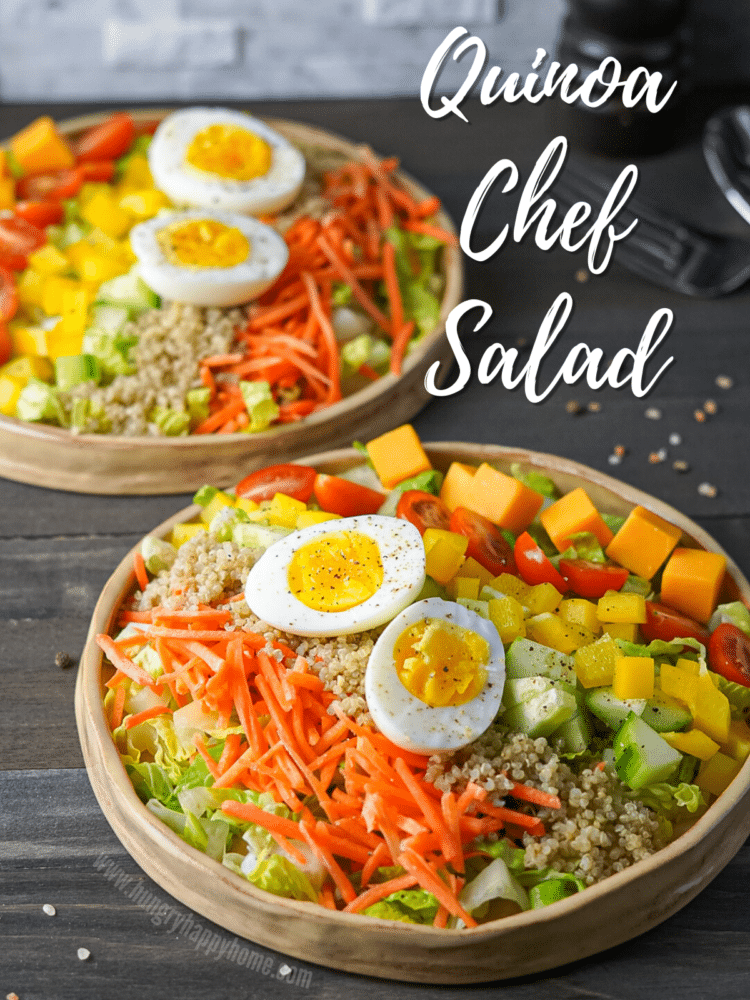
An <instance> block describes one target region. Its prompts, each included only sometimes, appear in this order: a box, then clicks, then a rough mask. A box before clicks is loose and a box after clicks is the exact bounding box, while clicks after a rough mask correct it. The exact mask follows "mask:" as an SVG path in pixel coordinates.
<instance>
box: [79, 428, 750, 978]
mask: <svg viewBox="0 0 750 1000" xmlns="http://www.w3.org/2000/svg"><path fill="white" fill-rule="evenodd" d="M425 449H426V451H427V453H428V455H429V456H430V457H431V458H433V459H435V460H436V464H438V465H439V463H440V458H441V456H445V455H449V454H450V453H451V452H456V453H463V452H468V453H471V452H474V454H475V456H476V455H480V456H481V459H482V460H488V461H493V460H494V461H503V462H505V463H508V462H511V461H519V462H521V463H524V464H526V465H527V466H528V467H529V468H535V469H544V470H545V471H547V472H549V473H551V474H552V476H553V477H554V476H555V475H556V474H557V475H562V476H568V475H572V476H575V477H576V478H578V479H581V480H584V481H586V483H588V484H593V485H595V486H596V487H599V488H601V489H604V490H607V491H609V492H610V493H612V494H613V495H614V497H615V498H616V499H617V500H619V501H621V502H622V501H624V503H625V504H627V505H629V506H631V507H632V506H636V505H638V504H642V505H643V506H646V507H648V508H649V509H650V510H652V511H654V512H655V513H656V514H659V515H660V516H662V517H665V518H667V519H668V520H670V521H671V522H672V523H674V524H677V525H678V526H679V527H681V528H682V530H683V532H685V533H686V534H687V535H688V536H689V538H690V539H692V541H693V542H694V543H697V544H698V545H700V546H701V547H705V548H710V549H712V550H713V551H717V552H721V553H722V554H724V555H726V553H725V552H724V550H723V549H722V548H721V546H719V545H718V544H717V543H716V542H715V541H714V540H713V538H712V537H711V536H710V535H709V534H708V533H707V532H706V531H704V530H703V529H702V528H701V527H700V526H699V525H697V524H695V522H693V521H692V520H691V519H690V518H688V517H686V516H685V515H683V514H680V513H679V512H678V511H675V510H674V509H673V508H671V507H670V506H669V505H668V504H666V503H664V502H663V501H660V500H658V499H657V498H655V497H653V496H651V495H649V494H647V493H645V492H643V491H641V490H639V489H637V488H635V487H632V486H629V485H627V484H625V483H623V482H621V481H619V480H616V479H614V478H613V477H611V476H608V475H606V474H604V473H601V472H599V471H598V470H595V469H592V468H590V467H588V466H585V465H583V464H581V463H578V462H573V461H569V460H566V459H561V458H559V457H557V456H554V455H548V454H545V453H542V452H535V451H529V450H525V449H515V448H510V447H507V446H501V445H475V444H470V443H466V442H433V443H427V444H425ZM467 457H468V456H467V455H466V454H464V457H463V459H462V460H465V459H466V458H467ZM361 461H362V459H361V455H360V454H359V453H358V452H357V451H355V450H354V449H338V450H334V451H329V452H323V453H320V454H317V455H311V456H308V457H307V458H305V459H304V462H305V463H306V464H309V465H314V466H315V467H322V468H329V467H334V469H336V470H338V469H341V468H343V467H345V466H353V465H356V464H359V463H361ZM342 463H343V464H342ZM199 509H200V508H198V507H196V506H191V507H187V508H185V509H184V510H182V511H180V512H178V513H177V514H175V515H174V516H173V517H171V518H169V519H168V520H167V521H165V522H163V523H162V524H161V525H159V526H158V527H157V528H156V529H154V531H153V532H151V533H152V534H158V535H162V534H166V532H168V531H169V530H171V528H172V527H173V526H174V525H175V524H177V523H180V522H182V521H185V520H189V519H190V518H192V517H194V516H195V515H196V514H197V512H198V511H199ZM132 552H133V550H131V552H130V553H129V554H128V555H127V556H126V557H125V558H124V559H123V560H122V561H121V563H120V564H119V566H118V567H117V569H116V570H115V571H114V573H113V574H112V576H111V577H110V579H109V580H108V582H107V584H106V585H105V587H104V589H103V591H102V594H101V596H100V598H99V601H98V602H97V606H96V609H95V611H94V615H93V618H92V624H91V630H90V632H89V636H88V638H87V641H86V646H85V649H84V652H83V655H82V657H81V666H80V670H79V675H78V680H77V687H76V718H77V722H78V727H79V734H80V736H81V741H82V744H83V745H84V757H85V758H86V765H87V768H89V767H90V766H91V760H90V759H89V757H90V755H91V754H92V751H91V748H90V747H87V746H86V743H87V740H88V734H87V733H85V731H84V730H85V726H86V721H87V720H86V718H85V714H86V709H87V707H88V708H92V707H93V706H96V705H98V706H99V718H98V719H96V718H92V720H91V721H93V723H94V725H95V729H96V733H95V735H96V736H97V745H96V751H97V752H98V753H99V754H100V756H101V760H102V762H103V763H104V766H105V768H106V769H107V772H108V776H109V778H110V780H114V781H115V783H116V785H117V787H118V789H119V791H120V792H121V793H122V794H124V795H125V797H126V799H127V800H128V804H129V805H130V806H131V807H132V808H134V809H135V810H136V811H137V812H138V814H139V819H140V820H142V821H144V822H145V825H146V826H147V827H148V828H149V830H150V833H151V834H152V835H153V836H154V837H155V839H156V840H157V841H159V840H161V841H164V840H165V838H166V843H167V844H169V845H170V847H171V850H172V852H175V851H176V852H178V853H179V852H187V855H186V859H187V860H190V861H192V863H193V864H198V865H203V866H206V867H207V870H208V871H210V872H213V873H214V874H215V875H217V876H219V875H220V876H221V878H222V880H223V881H224V882H225V883H226V882H227V881H228V883H229V885H230V886H231V888H232V890H234V891H235V892H237V893H239V894H240V895H242V896H244V897H246V899H248V900H249V901H250V902H251V906H253V905H254V906H259V907H262V908H263V909H264V910H265V911H269V910H270V911H271V912H272V913H274V914H275V915H276V916H277V917H279V918H283V917H284V914H285V913H286V914H289V913H291V912H294V913H297V914H300V915H304V916H305V917H306V918H310V919H312V920H318V921H320V920H322V921H324V922H330V923H331V925H332V926H333V927H336V926H342V927H343V926H347V927H350V928H351V927H355V928H356V927H359V928H361V929H362V931H363V932H364V931H365V930H367V931H372V932H373V933H376V934H378V935H380V936H383V935H385V936H388V934H389V932H390V933H391V934H392V935H395V937H394V940H400V941H401V942H403V941H408V942H411V943H412V944H413V945H416V946H419V945H423V946H425V947H427V948H429V947H434V946H439V943H440V942H448V941H450V942H451V943H452V944H453V945H454V946H458V947H460V946H461V945H464V946H466V947H468V946H470V945H474V944H476V943H477V942H489V941H498V940H501V939H502V938H503V937H504V936H505V935H506V934H508V933H510V932H511V931H513V930H515V929H518V928H523V927H525V926H527V925H529V924H532V923H533V924H554V923H556V922H557V921H561V920H565V918H566V917H568V916H569V915H571V914H574V913H576V912H577V911H579V910H582V909H584V908H585V907H588V906H589V905H592V906H596V905H597V903H601V902H602V901H603V900H605V899H607V898H608V897H611V896H613V895H614V894H616V893H618V892H620V891H621V890H623V889H624V887H626V886H627V885H628V884H629V883H630V882H633V881H634V880H640V879H642V878H644V877H647V876H648V875H649V874H650V873H652V872H654V871H655V870H656V869H658V868H662V867H665V866H666V865H668V864H669V863H670V862H672V861H675V860H676V859H678V858H679V857H680V856H681V855H683V854H686V853H687V852H689V851H691V850H692V849H694V848H696V847H697V846H698V845H699V844H700V843H701V841H702V840H703V839H704V837H705V836H706V835H707V834H708V833H710V832H711V830H713V829H715V828H716V827H717V826H718V824H719V823H720V822H721V821H722V819H724V818H725V817H726V816H727V815H728V814H729V813H731V812H732V811H733V810H734V808H735V807H736V806H737V805H738V804H739V803H740V801H741V800H742V799H743V798H745V797H747V795H748V791H749V790H750V759H748V760H747V761H746V762H745V764H744V765H743V767H742V769H741V771H740V773H739V775H738V776H737V777H736V778H735V780H734V781H733V782H732V783H731V785H730V786H729V787H728V788H727V790H726V791H725V792H724V793H723V794H722V795H721V796H719V797H718V798H717V800H716V801H715V802H714V803H713V804H712V805H711V806H710V807H709V809H708V810H707V811H706V813H705V814H704V815H703V816H702V817H701V818H700V819H699V820H698V821H697V822H696V823H695V824H694V825H693V826H692V827H691V828H690V829H689V830H687V831H686V832H685V833H683V834H682V835H681V836H680V837H678V838H677V839H676V840H674V841H673V842H672V843H671V844H669V845H667V846H666V847H664V848H662V849H661V850H660V851H657V852H656V853H654V854H652V855H651V856H650V857H648V858H645V859H643V860H642V861H639V862H636V863H635V864H633V865H631V866H629V867H628V868H626V869H624V870H623V871H621V872H618V873H615V874H613V875H610V876H608V877H607V878H605V879H604V880H602V881H601V882H598V883H596V884H595V885H593V886H589V887H587V889H586V891H585V892H583V893H580V894H577V895H575V896H571V897H569V898H567V899H566V900H563V901H561V902H558V903H555V904H554V905H552V906H548V907H543V908H542V909H539V910H530V911H526V912H524V913H520V914H517V915H515V916H510V917H505V918H503V919H501V920H497V921H493V922H491V923H489V924H482V925H480V926H478V927H476V928H470V929H463V930H448V929H437V928H433V927H426V926H421V925H411V924H398V925H396V929H395V930H394V928H393V925H391V922H389V921H382V920H378V919H377V918H374V917H365V916H363V915H354V914H346V913H342V912H338V911H329V910H325V909H324V908H322V907H319V906H316V905H315V904H310V903H303V902H297V901H295V900H288V899H282V898H280V897H276V896H270V895H269V894H267V893H265V892H262V891H261V890H258V889H256V888H255V887H254V886H253V885H252V884H251V883H249V882H246V881H245V880H244V879H241V878H240V877H239V876H237V875H235V874H234V873H233V872H231V871H229V870H228V869H226V868H225V867H224V866H223V865H222V864H221V863H220V862H217V861H214V860H213V859H211V858H209V857H207V856H206V855H205V854H203V853H202V852H200V851H197V850H196V849H195V848H192V847H189V845H187V844H186V843H185V842H184V841H183V840H182V839H181V838H180V837H179V836H178V835H177V834H176V833H174V832H173V831H171V830H170V829H169V828H168V827H166V826H165V825H164V824H163V823H162V822H161V821H160V820H158V819H157V818H156V817H155V816H154V815H153V814H152V813H151V812H150V811H149V810H148V809H147V808H146V806H145V805H144V804H143V803H142V802H141V800H140V799H139V798H138V796H137V794H136V792H135V790H134V788H133V786H132V784H131V782H130V779H129V778H128V776H127V774H126V772H125V769H124V767H123V765H122V762H121V760H120V756H119V753H118V751H117V749H116V747H115V745H114V743H113V741H112V739H111V734H110V731H109V727H108V725H107V722H106V719H105V717H104V712H103V706H102V699H101V667H102V663H103V656H102V653H101V651H100V650H99V648H98V646H96V644H95V642H94V635H95V633H96V632H97V631H99V630H100V628H102V630H104V629H108V628H110V627H111V623H112V620H113V619H114V617H115V614H116V611H117V608H118V607H119V604H120V603H121V601H122V599H123V598H124V596H125V594H126V593H127V592H128V591H129V590H132V589H133V583H134V576H133V571H132V568H131V567H132ZM727 570H728V573H729V574H730V576H731V577H732V579H733V580H734V581H735V583H736V584H737V586H738V587H739V588H740V590H741V591H742V592H743V593H744V595H745V596H746V597H748V596H750V583H748V581H747V579H746V578H745V576H744V575H743V573H742V572H741V570H740V569H739V567H738V566H737V565H736V563H734V561H733V560H732V559H731V558H730V557H728V556H727ZM100 804H101V799H100ZM102 808H103V810H104V805H102ZM104 811H105V815H107V811H106V810H104ZM107 818H108V819H109V816H107ZM115 832H116V833H118V836H119V835H120V834H119V831H118V830H117V827H115ZM126 846H127V845H126ZM740 846H741V845H740ZM128 849H129V848H128ZM737 849H739V847H738V848H737ZM733 853H735V852H733ZM731 856H732V855H731V854H730V855H729V857H727V858H725V859H723V860H722V862H721V864H719V865H718V866H717V867H716V869H715V870H713V869H711V870H710V871H709V874H708V876H707V878H706V881H708V880H710V878H713V877H714V875H715V874H717V873H718V871H719V870H720V868H721V867H723V865H724V864H726V863H727V862H728V861H729V860H730V858H731ZM138 860H139V859H138V857H137V856H136V861H138ZM697 881H698V882H702V881H703V877H701V878H699V879H698V880H697ZM165 888H166V886H165ZM693 888H694V886H693V883H690V882H689V883H686V884H685V885H684V886H681V887H680V888H679V889H678V890H677V891H679V892H681V893H684V894H685V900H684V902H685V903H686V902H688V901H689V900H690V899H691V898H692V896H693V895H695V894H696V892H697V891H700V890H696V891H692V889H693ZM168 891H170V892H172V890H171V889H168ZM173 894H174V893H173ZM671 912H673V911H671ZM660 919H666V918H660ZM352 921H354V924H352ZM655 922H657V923H658V922H660V920H657V921H655ZM652 925H653V924H650V925H649V926H652ZM645 929H646V928H644V930H645ZM628 936H633V934H632V933H631V934H629V935H626V936H625V937H622V938H620V940H626V939H627V937H628ZM609 946H611V945H605V946H602V948H595V949H593V950H592V951H590V952H587V953H586V954H594V953H596V952H598V951H600V950H603V948H604V947H609ZM281 950H283V946H281ZM311 960H312V961H318V962H320V963H322V964H325V965H328V966H331V967H334V968H342V967H343V966H340V965H337V964H336V963H335V962H334V961H331V960H330V959H329V957H328V956H323V955H321V956H318V958H312V959H311ZM548 967H549V966H545V965H541V966H540V967H539V968H540V969H543V968H548ZM376 974H377V973H376ZM383 977H384V978H392V977H389V974H388V972H387V970H386V971H384V972H383ZM419 981H427V980H419ZM431 981H439V982H444V981H446V980H443V979H439V980H431ZM462 981H463V980H462ZM466 981H467V982H469V981H477V980H466ZM481 981H486V980H481Z"/></svg>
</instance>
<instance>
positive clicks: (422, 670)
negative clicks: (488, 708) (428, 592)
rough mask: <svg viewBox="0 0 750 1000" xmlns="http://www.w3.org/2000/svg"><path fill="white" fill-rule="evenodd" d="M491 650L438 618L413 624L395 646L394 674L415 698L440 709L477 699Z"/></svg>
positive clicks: (470, 633)
mask: <svg viewBox="0 0 750 1000" xmlns="http://www.w3.org/2000/svg"><path fill="white" fill-rule="evenodd" d="M489 655H490V647H489V644H488V643H487V641H486V639H484V638H482V636H481V635H479V634H478V633H477V632H473V631H472V630H471V629H468V628H462V627H461V626H460V625H455V624H454V623H453V622H447V621H444V620H443V619H441V618H429V619H423V620H422V621H418V622H415V623H414V624H413V625H410V626H409V628H407V629H404V631H403V632H402V633H401V635H400V636H399V637H398V639H397V640H396V644H395V646H394V659H395V664H396V673H397V674H398V677H399V680H400V681H401V683H402V684H403V685H404V687H405V688H406V689H407V691H409V692H410V693H411V694H413V695H414V697H415V698H419V700H420V701H423V702H425V704H427V705H430V706H431V707H432V708H442V707H444V706H446V705H463V704H465V703H466V702H467V701H471V700H472V698H476V696H477V695H478V694H479V692H480V691H481V690H482V688H483V687H484V685H485V683H486V681H487V671H486V670H485V669H484V667H485V664H486V663H487V662H488V661H489Z"/></svg>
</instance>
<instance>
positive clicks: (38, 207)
mask: <svg viewBox="0 0 750 1000" xmlns="http://www.w3.org/2000/svg"><path fill="white" fill-rule="evenodd" d="M13 211H14V212H15V214H16V215H17V216H18V217H19V218H20V219H25V220H26V222H30V223H31V224H32V225H33V226H39V228H40V229H44V227H45V226H54V225H55V224H56V223H58V222H60V221H61V220H62V217H63V215H64V214H65V212H64V210H63V207H62V205H61V204H60V202H59V201H19V202H16V207H15V208H14V209H13Z"/></svg>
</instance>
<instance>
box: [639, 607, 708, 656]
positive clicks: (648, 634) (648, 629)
mask: <svg viewBox="0 0 750 1000" xmlns="http://www.w3.org/2000/svg"><path fill="white" fill-rule="evenodd" d="M640 628H641V632H642V634H643V638H644V639H645V640H646V642H652V641H653V640H654V639H663V640H664V642H672V641H673V640H675V639H697V640H698V642H702V643H703V644H704V646H705V645H706V644H707V643H708V640H709V638H710V635H711V633H710V632H709V631H708V629H706V628H704V627H703V626H702V625H701V624H699V623H698V622H697V621H694V620H693V619H692V618H688V617H687V615H681V614H680V613H679V611H675V610H674V608H669V607H667V605H666V604H657V603H656V602H655V601H646V621H645V622H644V624H643V625H641V627H640Z"/></svg>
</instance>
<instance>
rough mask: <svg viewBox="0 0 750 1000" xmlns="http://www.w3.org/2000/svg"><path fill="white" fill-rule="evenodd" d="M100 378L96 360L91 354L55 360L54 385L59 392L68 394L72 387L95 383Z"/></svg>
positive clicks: (99, 368) (100, 372) (73, 355)
mask: <svg viewBox="0 0 750 1000" xmlns="http://www.w3.org/2000/svg"><path fill="white" fill-rule="evenodd" d="M101 376H102V370H101V367H100V365H99V362H98V360H97V359H96V358H95V357H94V355H93V354H72V355H69V356H66V357H62V358H55V385H56V386H57V388H58V389H59V390H60V391H61V392H68V390H69V389H72V388H73V386H74V385H81V383H83V382H96V383H97V385H98V383H99V380H100V378H101Z"/></svg>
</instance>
